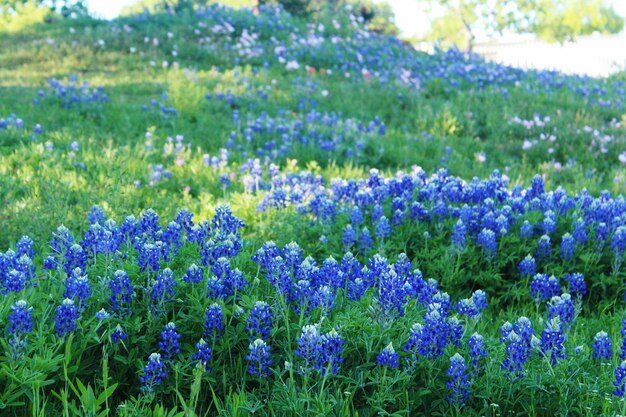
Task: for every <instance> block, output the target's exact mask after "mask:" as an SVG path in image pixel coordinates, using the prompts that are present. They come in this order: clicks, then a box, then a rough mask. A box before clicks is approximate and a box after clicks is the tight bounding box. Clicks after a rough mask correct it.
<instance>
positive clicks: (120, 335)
mask: <svg viewBox="0 0 626 417" xmlns="http://www.w3.org/2000/svg"><path fill="white" fill-rule="evenodd" d="M127 337H128V336H127V335H126V332H125V331H124V328H123V327H122V326H121V325H119V324H118V325H117V326H115V329H114V330H113V332H111V341H112V342H113V343H118V342H119V341H120V340H125V339H126V338H127Z"/></svg>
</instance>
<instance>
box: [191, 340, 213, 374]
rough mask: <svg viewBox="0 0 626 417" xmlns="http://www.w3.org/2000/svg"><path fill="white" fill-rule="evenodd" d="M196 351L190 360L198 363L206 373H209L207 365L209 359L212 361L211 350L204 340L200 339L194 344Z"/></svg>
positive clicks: (209, 369)
mask: <svg viewBox="0 0 626 417" xmlns="http://www.w3.org/2000/svg"><path fill="white" fill-rule="evenodd" d="M196 349H197V350H196V353H194V354H193V356H192V357H191V358H192V359H193V360H195V361H199V362H200V364H201V365H202V368H203V369H204V370H205V371H206V372H211V368H210V367H209V363H210V362H211V359H213V349H211V347H210V346H209V345H208V344H207V343H206V342H205V341H204V339H200V341H199V342H198V343H196Z"/></svg>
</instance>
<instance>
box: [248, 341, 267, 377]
mask: <svg viewBox="0 0 626 417" xmlns="http://www.w3.org/2000/svg"><path fill="white" fill-rule="evenodd" d="M249 349H250V353H249V354H248V355H247V356H246V360H248V361H250V362H251V364H250V365H249V366H248V373H249V374H250V375H255V376H258V377H260V378H263V377H266V376H268V375H269V374H270V370H269V366H270V365H271V364H272V361H271V360H270V347H269V346H268V345H267V343H265V342H264V341H263V340H262V339H256V340H255V341H254V342H252V343H250V346H249Z"/></svg>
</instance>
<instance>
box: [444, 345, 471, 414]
mask: <svg viewBox="0 0 626 417" xmlns="http://www.w3.org/2000/svg"><path fill="white" fill-rule="evenodd" d="M447 375H448V377H450V379H449V380H448V382H447V383H446V385H447V387H448V388H449V389H450V390H451V391H452V393H451V394H450V395H449V396H448V401H450V403H451V404H453V405H462V404H463V403H465V402H466V401H467V399H468V398H469V391H468V390H467V388H468V387H469V381H468V375H467V365H466V364H465V359H464V358H463V356H461V355H459V354H458V353H456V354H455V355H454V356H452V357H451V358H450V367H449V368H448V371H447Z"/></svg>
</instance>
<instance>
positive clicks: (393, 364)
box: [376, 343, 400, 369]
mask: <svg viewBox="0 0 626 417" xmlns="http://www.w3.org/2000/svg"><path fill="white" fill-rule="evenodd" d="M399 361H400V355H398V353H397V352H396V351H395V350H394V348H393V343H389V344H388V345H387V346H386V347H385V348H384V349H383V350H382V352H380V353H379V354H378V356H377V357H376V363H378V364H379V365H380V366H388V367H390V368H391V369H395V368H397V367H398V363H399Z"/></svg>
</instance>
